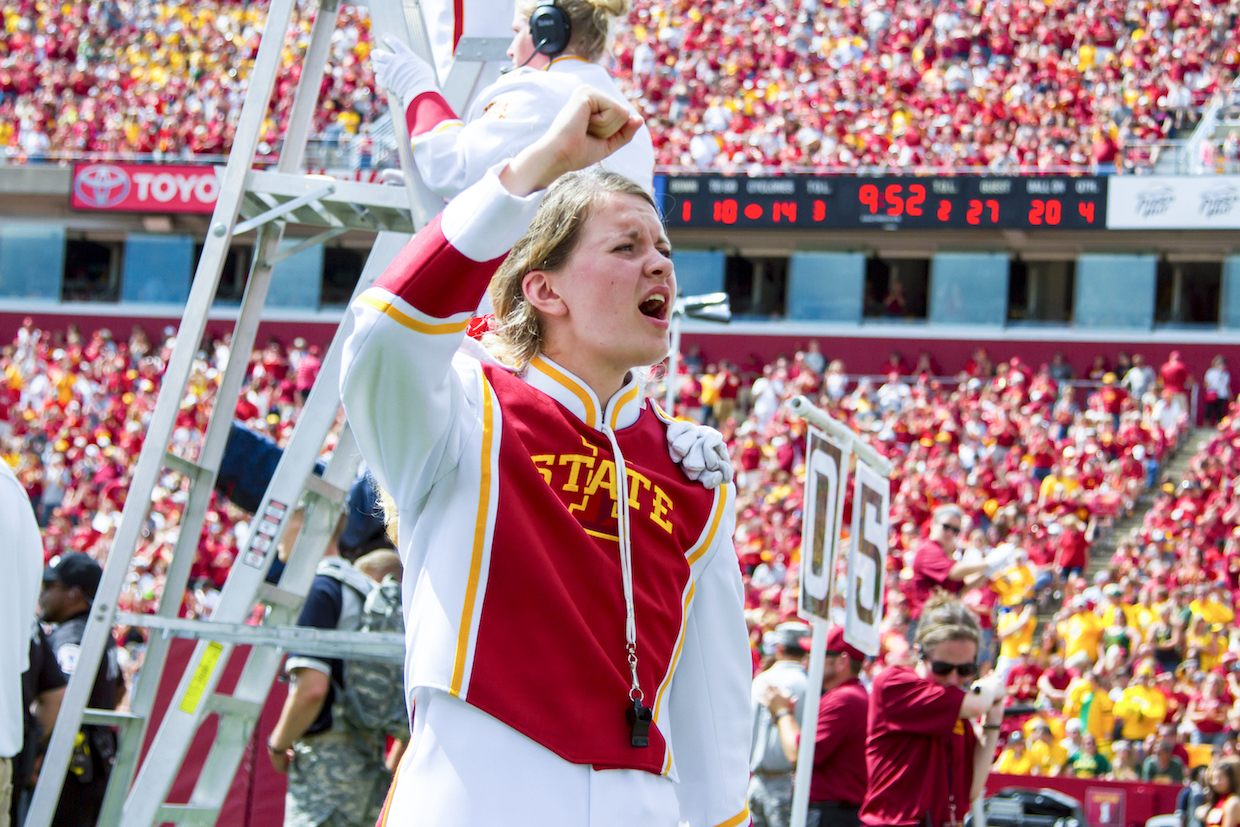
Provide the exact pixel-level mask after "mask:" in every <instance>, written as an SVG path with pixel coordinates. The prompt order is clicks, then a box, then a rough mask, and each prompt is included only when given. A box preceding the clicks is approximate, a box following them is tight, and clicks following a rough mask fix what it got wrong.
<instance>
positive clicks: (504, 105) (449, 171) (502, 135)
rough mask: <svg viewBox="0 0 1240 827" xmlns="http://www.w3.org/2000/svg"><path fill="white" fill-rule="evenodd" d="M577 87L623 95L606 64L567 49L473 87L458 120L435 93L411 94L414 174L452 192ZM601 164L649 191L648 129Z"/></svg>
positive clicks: (537, 134) (518, 143) (517, 146)
mask: <svg viewBox="0 0 1240 827" xmlns="http://www.w3.org/2000/svg"><path fill="white" fill-rule="evenodd" d="M582 85H585V86H593V87H594V88H595V89H598V90H599V91H600V92H602V93H603V94H605V95H607V96H608V97H610V98H612V99H614V100H617V101H627V100H628V99H627V98H626V97H625V96H624V93H623V92H621V91H620V89H619V88H618V87H617V86H616V84H615V81H613V80H612V79H611V75H609V74H607V70H606V69H604V68H603V67H602V66H599V65H598V64H597V63H590V62H588V61H585V60H582V59H581V58H579V57H573V56H569V55H565V56H562V57H557V58H556V59H555V60H553V61H551V63H550V64H549V65H548V66H547V67H546V68H545V69H531V68H529V67H526V68H524V69H518V70H516V71H515V72H510V73H508V74H506V75H504V76H503V77H501V78H500V79H499V80H497V81H496V82H495V83H493V84H491V85H490V86H488V87H487V88H486V89H483V90H482V91H481V92H479V93H478V96H477V97H476V98H475V99H474V101H473V103H471V104H470V106H469V109H468V110H467V111H466V113H465V122H464V123H462V122H461V121H460V120H459V119H458V118H457V116H456V113H454V112H453V111H452V108H451V107H450V106H449V105H448V102H447V101H446V100H444V98H443V96H442V95H440V94H439V93H438V92H424V93H422V94H420V95H418V96H417V97H416V98H414V99H413V100H412V101H410V102H409V104H408V106H407V107H406V109H405V121H406V125H407V126H408V127H409V136H410V139H411V140H412V142H413V159H414V161H415V162H416V163H417V165H418V174H419V175H420V176H422V180H423V181H424V182H425V183H426V185H427V186H428V187H429V188H430V189H431V190H433V191H434V192H436V193H438V194H440V195H442V196H444V197H446V198H452V197H454V196H456V194H457V193H459V192H461V191H462V190H464V189H465V188H466V187H468V186H471V185H472V184H474V183H475V182H477V181H478V180H480V179H481V178H482V176H483V175H485V174H486V171H487V170H489V169H490V168H491V167H493V166H495V165H496V164H498V163H501V162H503V161H506V160H508V159H509V158H512V157H514V156H516V154H517V153H518V152H520V151H521V150H523V149H525V148H526V147H527V146H529V145H530V144H532V143H534V141H536V140H538V139H539V138H541V137H542V136H543V135H544V134H546V132H547V129H548V128H549V127H550V126H551V122H552V121H554V120H555V118H556V116H557V115H559V114H560V110H561V109H563V108H564V104H566V103H568V99H569V97H570V96H571V95H572V94H573V90H575V89H576V88H577V87H578V86H582ZM629 108H630V109H632V108H633V107H632V105H630V106H629ZM634 111H636V110H634ZM600 166H602V167H603V168H604V169H607V170H609V171H611V172H618V173H619V174H621V175H623V176H624V177H626V178H628V179H630V180H632V181H635V182H637V183H638V184H640V185H641V186H642V187H643V188H644V189H645V190H646V192H650V193H653V192H654V146H653V144H652V143H651V140H650V131H649V130H648V129H647V128H646V127H645V125H643V126H642V127H641V129H639V130H638V131H637V134H636V135H634V136H633V139H632V140H631V141H629V143H628V144H627V145H625V146H624V147H622V148H621V149H620V150H618V151H617V152H615V153H614V154H612V155H611V156H609V157H608V158H606V159H604V160H603V161H602V163H601V164H600Z"/></svg>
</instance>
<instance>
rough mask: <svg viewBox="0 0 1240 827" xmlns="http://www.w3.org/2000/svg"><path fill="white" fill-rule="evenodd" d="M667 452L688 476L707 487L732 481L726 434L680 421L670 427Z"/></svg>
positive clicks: (668, 428)
mask: <svg viewBox="0 0 1240 827" xmlns="http://www.w3.org/2000/svg"><path fill="white" fill-rule="evenodd" d="M667 452H668V453H669V454H670V455H671V457H672V461H673V462H675V463H677V464H678V465H680V468H681V470H683V471H684V472H685V476H686V477H688V478H689V479H691V480H696V481H697V482H700V483H702V485H704V486H706V487H707V488H717V487H719V485H721V484H722V483H726V482H731V481H732V460H731V457H729V456H728V447H727V445H725V444H724V442H723V434H721V433H719V432H718V431H716V430H715V429H714V428H708V427H706V426H705V425H698V424H697V423H695V422H685V421H683V420H679V419H678V420H676V421H675V422H672V423H670V424H668V426H667Z"/></svg>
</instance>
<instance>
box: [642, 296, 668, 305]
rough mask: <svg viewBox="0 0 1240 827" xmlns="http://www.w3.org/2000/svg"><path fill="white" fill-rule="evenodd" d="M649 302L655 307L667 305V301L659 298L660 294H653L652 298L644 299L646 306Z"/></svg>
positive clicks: (661, 297)
mask: <svg viewBox="0 0 1240 827" xmlns="http://www.w3.org/2000/svg"><path fill="white" fill-rule="evenodd" d="M650 302H654V303H655V307H662V306H663V305H664V304H667V299H666V298H664V297H663V296H661V295H660V294H658V293H655V294H654V295H653V296H651V297H650V298H648V299H646V303H647V304H649V303H650Z"/></svg>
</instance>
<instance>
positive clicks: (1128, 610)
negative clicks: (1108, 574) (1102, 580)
mask: <svg viewBox="0 0 1240 827" xmlns="http://www.w3.org/2000/svg"><path fill="white" fill-rule="evenodd" d="M1102 594H1103V598H1104V599H1105V601H1106V602H1104V603H1103V604H1102V605H1101V606H1099V607H1098V614H1099V615H1101V617H1102V623H1103V625H1105V626H1131V627H1132V628H1134V629H1139V626H1138V625H1137V623H1138V621H1137V615H1138V612H1137V607H1136V606H1133V605H1132V604H1130V603H1125V602H1124V590H1123V588H1121V587H1120V586H1119V585H1117V584H1115V583H1112V584H1111V585H1109V586H1107V587H1106V588H1105V589H1103V590H1102Z"/></svg>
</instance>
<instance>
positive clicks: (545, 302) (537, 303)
mask: <svg viewBox="0 0 1240 827" xmlns="http://www.w3.org/2000/svg"><path fill="white" fill-rule="evenodd" d="M521 292H522V293H524V294H525V300H526V301H528V302H529V303H530V304H531V305H533V306H534V309H535V310H537V311H538V312H539V313H542V314H544V315H547V316H567V315H568V304H567V303H566V302H565V301H564V299H563V297H562V296H560V293H559V291H558V290H556V288H555V285H554V284H553V283H552V276H551V273H548V272H547V271H546V270H531V271H530V272H528V273H526V274H525V276H524V277H522V279H521Z"/></svg>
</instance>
